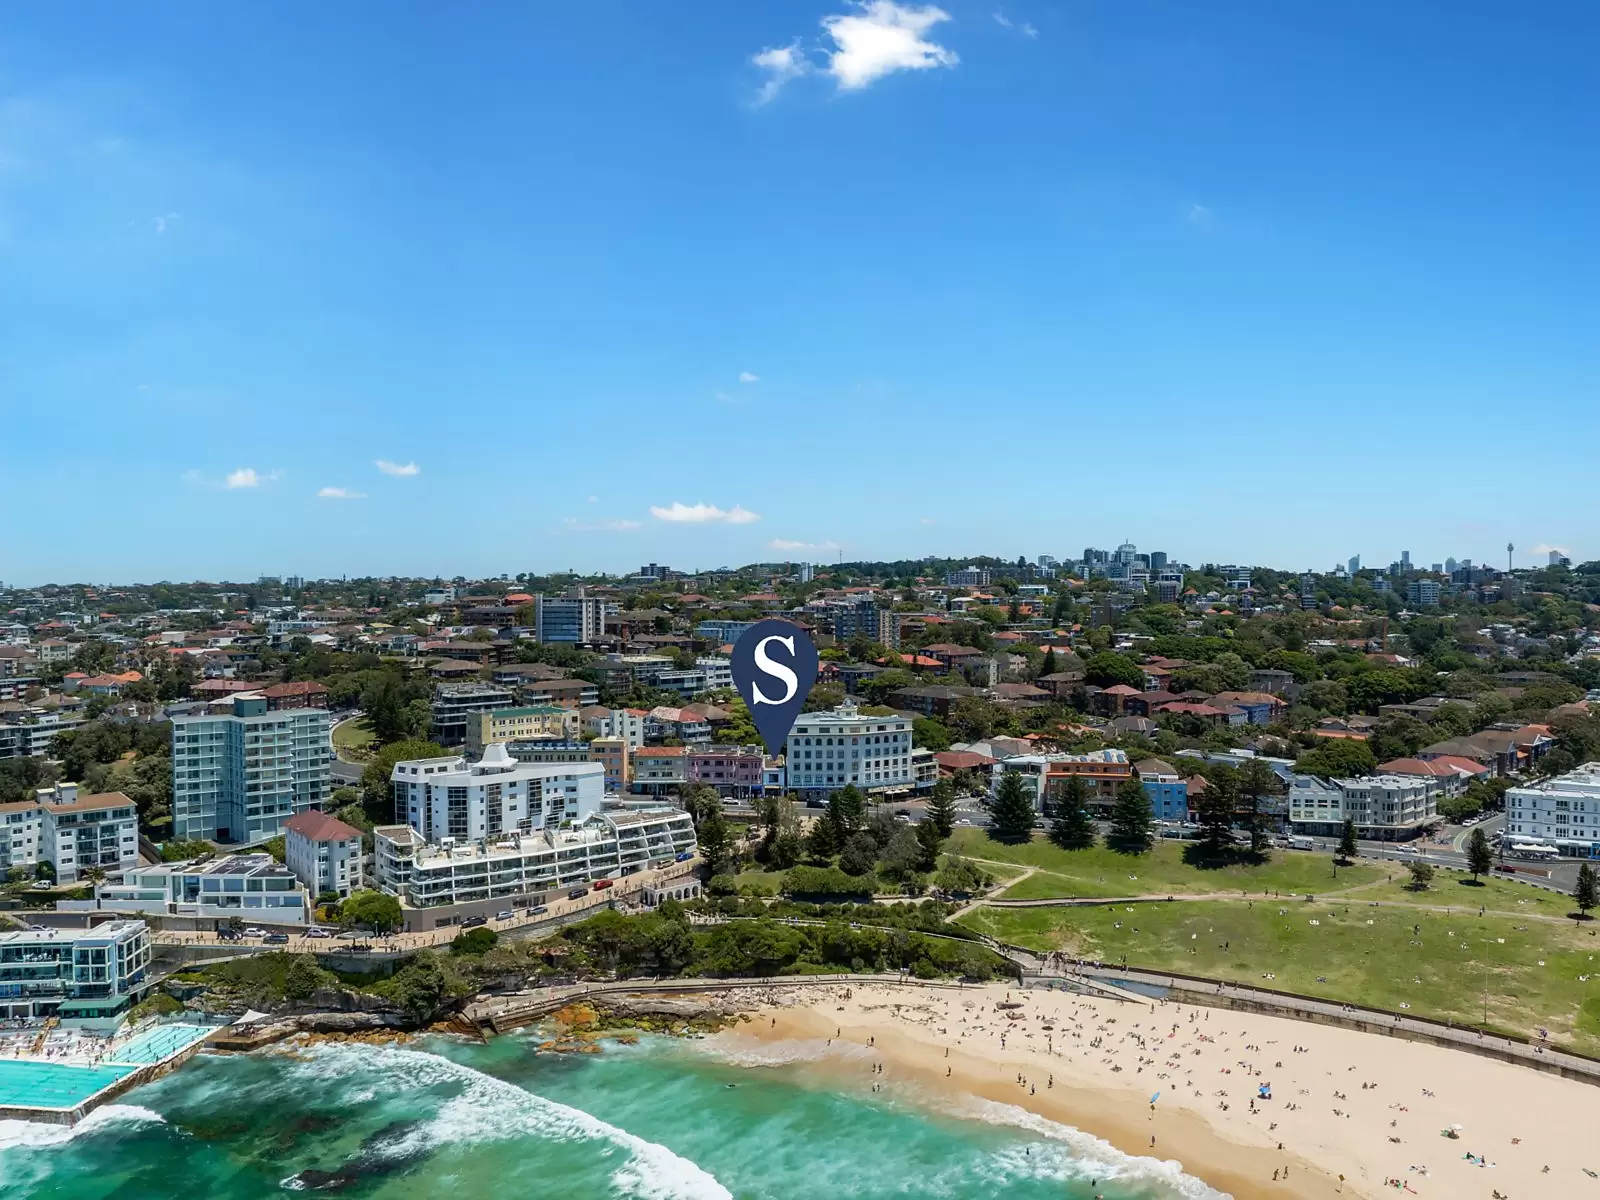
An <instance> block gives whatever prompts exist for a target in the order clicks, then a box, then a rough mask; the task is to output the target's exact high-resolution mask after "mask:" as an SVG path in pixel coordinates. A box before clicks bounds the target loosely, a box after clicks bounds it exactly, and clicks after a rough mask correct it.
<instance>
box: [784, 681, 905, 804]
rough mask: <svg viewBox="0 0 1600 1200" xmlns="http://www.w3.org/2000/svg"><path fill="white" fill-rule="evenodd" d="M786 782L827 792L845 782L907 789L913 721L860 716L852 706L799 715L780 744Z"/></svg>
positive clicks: (865, 787)
mask: <svg viewBox="0 0 1600 1200" xmlns="http://www.w3.org/2000/svg"><path fill="white" fill-rule="evenodd" d="M784 765H785V768H786V770H787V772H788V785H789V787H790V788H792V789H793V790H795V791H797V792H799V793H801V794H802V795H804V794H806V793H816V794H827V793H830V792H835V791H838V790H839V789H840V788H842V787H844V786H845V785H846V784H852V783H853V784H855V785H856V787H858V788H860V789H861V790H863V791H866V792H877V793H892V792H904V791H909V790H910V789H911V787H912V785H913V784H914V783H915V776H914V774H913V772H912V766H911V719H910V718H909V717H869V716H863V715H862V714H861V713H860V712H859V711H858V710H857V708H856V706H855V705H854V704H849V703H845V704H841V705H840V706H839V707H838V708H836V709H834V710H833V711H832V712H815V713H802V714H801V715H800V716H799V717H797V718H795V725H794V728H793V729H792V730H791V731H790V732H789V740H788V741H787V742H786V743H785V745H784Z"/></svg>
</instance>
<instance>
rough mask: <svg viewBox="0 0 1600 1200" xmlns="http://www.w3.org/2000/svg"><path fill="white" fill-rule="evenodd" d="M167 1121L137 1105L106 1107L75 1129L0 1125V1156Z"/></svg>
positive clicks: (40, 1124)
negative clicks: (124, 1126) (117, 1127)
mask: <svg viewBox="0 0 1600 1200" xmlns="http://www.w3.org/2000/svg"><path fill="white" fill-rule="evenodd" d="M165 1121H166V1118H165V1117H163V1116H162V1115H161V1114H160V1113H158V1112H152V1111H151V1110H150V1109H148V1108H141V1107H140V1106H139V1105H137V1104H107V1105H104V1106H103V1107H101V1108H97V1109H95V1110H94V1111H93V1112H91V1113H90V1114H89V1115H88V1116H86V1117H84V1119H83V1120H81V1121H79V1122H78V1123H77V1124H76V1125H46V1124H44V1123H43V1122H40V1121H0V1152H3V1151H6V1150H16V1149H38V1148H41V1147H45V1146H63V1145H65V1144H66V1143H68V1142H70V1141H72V1140H73V1139H75V1138H80V1137H85V1136H87V1135H89V1134H92V1133H95V1132H97V1131H100V1130H104V1129H105V1128H106V1127H107V1126H110V1125H120V1124H126V1123H129V1122H134V1123H137V1122H154V1123H158V1124H161V1123H165Z"/></svg>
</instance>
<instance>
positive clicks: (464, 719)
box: [428, 683, 517, 746]
mask: <svg viewBox="0 0 1600 1200" xmlns="http://www.w3.org/2000/svg"><path fill="white" fill-rule="evenodd" d="M516 702H517V698H516V696H515V694H514V693H512V691H511V690H510V689H509V688H505V687H498V686H495V685H494V684H488V683H441V684H439V686H438V687H436V688H434V689H433V703H432V705H431V716H432V721H431V723H430V725H429V732H428V736H429V737H430V738H432V739H433V740H434V741H435V742H438V743H439V745H441V746H460V745H464V744H465V743H466V740H467V729H468V726H469V725H470V724H471V722H472V718H473V717H475V716H476V715H477V714H479V713H486V712H493V711H494V710H495V709H497V708H511V707H513V706H514V705H515V704H516Z"/></svg>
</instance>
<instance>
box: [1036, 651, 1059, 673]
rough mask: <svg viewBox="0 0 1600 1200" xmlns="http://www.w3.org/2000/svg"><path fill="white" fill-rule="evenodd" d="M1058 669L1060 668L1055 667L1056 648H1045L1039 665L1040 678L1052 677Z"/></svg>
mask: <svg viewBox="0 0 1600 1200" xmlns="http://www.w3.org/2000/svg"><path fill="white" fill-rule="evenodd" d="M1060 669H1061V668H1060V667H1059V666H1057V665H1056V648H1055V647H1054V646H1047V647H1045V652H1044V659H1043V660H1042V661H1041V662H1040V663H1039V675H1040V677H1041V678H1042V677H1043V676H1045V675H1054V674H1055V673H1056V672H1057V671H1059V670H1060Z"/></svg>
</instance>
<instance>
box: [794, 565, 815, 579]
mask: <svg viewBox="0 0 1600 1200" xmlns="http://www.w3.org/2000/svg"><path fill="white" fill-rule="evenodd" d="M795 573H796V574H797V575H798V576H799V578H800V582H801V583H810V582H811V581H812V580H813V579H815V578H816V569H815V568H814V567H813V566H812V565H811V564H810V563H808V562H803V563H801V564H800V565H799V566H798V567H797V568H796V569H795Z"/></svg>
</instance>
